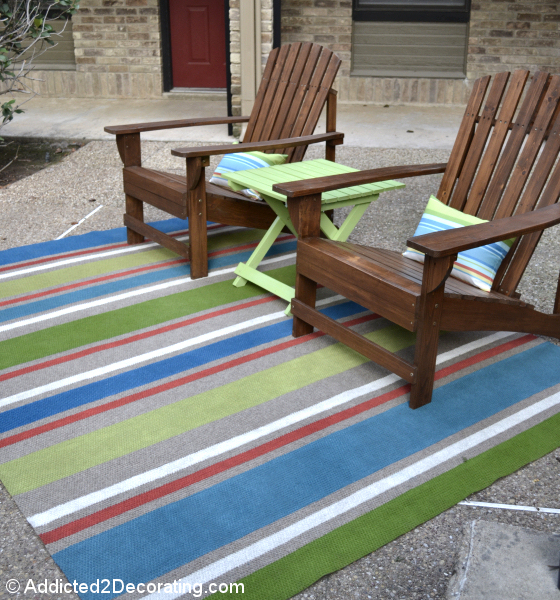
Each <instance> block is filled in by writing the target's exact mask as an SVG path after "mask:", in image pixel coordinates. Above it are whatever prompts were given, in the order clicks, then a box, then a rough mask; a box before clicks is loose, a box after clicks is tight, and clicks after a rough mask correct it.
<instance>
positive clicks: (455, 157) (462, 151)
mask: <svg viewBox="0 0 560 600" xmlns="http://www.w3.org/2000/svg"><path fill="white" fill-rule="evenodd" d="M489 82H490V75H487V76H486V77H482V78H481V79H477V80H476V81H475V83H474V86H473V91H472V93H471V96H470V98H469V102H468V104H467V109H466V111H465V114H464V116H463V120H462V121H461V126H460V127H459V133H458V134H457V138H456V139H455V144H454V145H453V149H452V150H451V155H450V156H449V161H448V163H447V169H446V170H445V173H444V174H443V178H442V180H441V184H440V186H439V190H438V193H437V198H438V200H440V201H441V202H443V203H444V204H449V199H450V198H451V192H452V191H453V187H454V185H455V181H456V180H457V177H458V175H459V173H460V171H461V168H462V166H463V163H464V161H465V157H466V155H467V151H468V147H469V144H470V141H471V139H472V135H473V132H474V129H475V126H476V118H477V116H478V112H479V110H480V107H481V105H482V101H483V100H484V96H485V94H486V88H487V87H488V83H489Z"/></svg>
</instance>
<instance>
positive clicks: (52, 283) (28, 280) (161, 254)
mask: <svg viewBox="0 0 560 600" xmlns="http://www.w3.org/2000/svg"><path fill="white" fill-rule="evenodd" d="M262 236H263V232H262V231H260V230H257V229H245V230H242V231H236V232H233V233H229V234H227V235H217V236H209V237H208V250H209V251H210V252H213V251H216V250H222V249H224V248H228V247H230V246H240V245H243V244H248V243H251V242H256V241H258V240H260V239H261V237H262ZM141 249H142V248H141V247H139V248H138V250H141ZM101 252H103V250H100V253H101ZM180 258H181V257H180V256H177V254H175V253H174V252H171V250H166V249H165V248H161V247H159V248H154V249H153V250H146V251H144V252H131V253H128V254H126V253H125V254H122V255H121V256H111V257H107V258H101V259H99V260H92V261H91V262H83V263H78V264H76V265H73V266H70V267H60V268H59V269H56V270H54V269H53V270H49V271H48V272H47V273H39V274H37V275H28V276H27V277H22V278H20V279H15V280H14V281H6V282H4V283H3V284H2V286H1V288H0V298H9V297H10V296H19V295H20V294H26V293H28V292H35V291H38V290H43V289H50V288H53V287H56V286H57V285H63V284H67V283H72V282H74V281H81V280H83V279H87V278H89V277H96V276H100V275H105V274H107V273H114V272H118V271H124V270H125V269H135V268H137V267H143V266H147V265H152V264H156V263H159V262H162V261H166V260H172V259H176V260H177V259H180Z"/></svg>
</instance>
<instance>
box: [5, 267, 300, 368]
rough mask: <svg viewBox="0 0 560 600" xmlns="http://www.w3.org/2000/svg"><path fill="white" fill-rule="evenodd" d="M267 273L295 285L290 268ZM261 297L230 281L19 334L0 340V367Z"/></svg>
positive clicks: (259, 292) (251, 288)
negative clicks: (224, 305)
mask: <svg viewBox="0 0 560 600" xmlns="http://www.w3.org/2000/svg"><path fill="white" fill-rule="evenodd" d="M267 273H269V274H270V275H272V276H273V277H275V278H276V279H278V280H279V281H282V282H283V283H286V284H287V285H294V281H295V266H294V265H290V266H288V267H282V268H280V269H274V270H273V271H267ZM265 293H266V292H265V291H264V290H263V289H262V288H260V287H258V286H256V285H253V284H252V283H247V285H245V286H243V287H240V288H237V287H234V286H233V285H232V280H229V281H221V282H218V283H211V284H208V285H205V286H204V287H200V288H196V289H193V290H187V291H185V292H178V293H176V294H169V295H165V296H163V297H161V298H155V299H153V300H147V301H145V302H140V303H138V304H134V305H132V306H126V307H124V308H118V309H116V310H112V311H108V312H103V313H102V314H99V315H92V316H90V317H85V318H83V319H77V320H75V321H71V322H70V323H63V324H60V325H55V326H54V327H49V328H48V329H42V330H40V331H34V332H33V333H28V334H25V335H20V336H19V337H15V338H12V339H9V340H5V341H3V342H0V369H7V368H9V367H14V366H16V365H19V364H22V363H26V362H29V361H32V360H37V359H41V358H45V357H46V356H50V355H54V354H58V353H59V352H67V351H68V350H72V349H74V348H79V347H80V346H85V345H88V344H94V343H96V342H100V341H102V340H107V339H110V338H113V337H117V336H119V335H126V334H128V333H132V332H133V331H137V330H140V329H145V328H146V327H152V326H154V325H159V324H160V323H165V322H166V321H171V320H172V319H178V318H181V317H186V316H188V315H192V314H194V313H197V312H200V311H204V310H208V309H211V308H216V307H217V306H220V305H222V304H230V303H232V302H237V301H240V300H247V299H248V298H252V297H255V296H260V295H263V294H265Z"/></svg>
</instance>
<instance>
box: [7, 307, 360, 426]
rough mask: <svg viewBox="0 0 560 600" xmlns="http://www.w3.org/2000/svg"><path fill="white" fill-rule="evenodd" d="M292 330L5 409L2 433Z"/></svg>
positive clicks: (213, 347)
mask: <svg viewBox="0 0 560 600" xmlns="http://www.w3.org/2000/svg"><path fill="white" fill-rule="evenodd" d="M363 311H364V309H363V307H361V306H359V305H358V304H356V303H354V302H344V303H342V304H337V305H335V306H330V307H328V308H325V309H323V310H322V312H323V313H325V314H326V315H328V316H330V317H332V318H333V319H342V318H344V317H348V316H350V315H353V314H356V313H358V312H363ZM291 333H292V319H284V320H282V321H281V322H280V323H275V324H274V325H267V326H265V327H260V328H258V329H254V330H253V331H249V332H246V333H242V334H239V335H236V336H234V337H231V338H227V339H225V340H221V341H219V342H215V343H213V344H208V345H206V346H203V347H202V348H197V349H196V350H190V351H187V352H184V353H182V354H178V355H176V356H172V357H170V358H165V359H163V360H160V361H158V362H153V363H150V364H148V365H145V366H143V367H139V368H137V369H133V370H131V371H126V372H125V373H119V374H118V375H114V376H112V377H107V378H106V379H101V380H99V381H94V382H92V383H89V384H86V385H83V386H81V387H77V388H73V389H71V390H67V391H65V392H61V393H59V394H55V395H53V396H49V397H48V398H42V399H41V400H36V401H35V402H31V403H30V404H25V405H23V406H19V407H17V408H12V409H11V410H7V411H6V412H4V413H2V421H1V422H0V433H5V432H7V431H10V430H12V429H16V428H17V427H23V426H24V425H29V424H31V423H34V422H35V421H39V420H41V419H46V418H48V417H52V416H54V415H57V414H60V413H63V412H65V411H67V410H71V409H73V408H78V407H79V406H83V405H85V404H89V403H90V402H97V401H98V400H102V399H103V398H107V397H109V396H113V395H115V394H122V393H124V392H128V391H129V390H132V389H134V388H137V387H140V386H143V385H148V384H150V383H153V382H155V381H159V380H160V379H164V378H166V377H172V376H173V375H178V374H179V373H182V372H183V371H188V370H190V369H195V368H197V367H200V366H202V365H205V364H207V363H209V362H212V361H215V360H220V359H223V358H226V357H228V356H231V355H232V354H237V353H238V352H243V351H244V350H250V349H251V348H255V347H257V346H260V345H262V344H267V343H270V342H274V341H276V340H279V339H282V338H284V337H288V336H290V335H291Z"/></svg>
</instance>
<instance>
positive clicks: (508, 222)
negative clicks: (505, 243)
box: [406, 204, 560, 258]
mask: <svg viewBox="0 0 560 600" xmlns="http://www.w3.org/2000/svg"><path fill="white" fill-rule="evenodd" d="M557 223H560V204H553V205H552V206H547V207H545V208H539V209H537V210H533V211H531V212H528V213H524V214H522V215H515V216H513V217H506V218H505V219H496V220H495V221H488V223H479V224H478V225H468V226H467V227H461V228H459V229H449V230H446V231H437V232H435V233H427V234H425V235H418V236H416V237H413V238H410V239H409V240H407V242H406V243H407V246H410V247H411V248H414V249H415V250H419V251H420V252H424V254H427V255H428V256H433V257H434V258H439V257H442V256H449V255H450V254H456V253H457V252H463V251H464V250H469V249H471V248H477V247H478V246H484V245H485V244H491V243H493V242H499V241H501V240H507V239H509V238H512V237H519V236H520V235H524V234H527V233H531V232H533V231H541V230H542V229H546V228H547V227H552V225H556V224H557Z"/></svg>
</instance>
